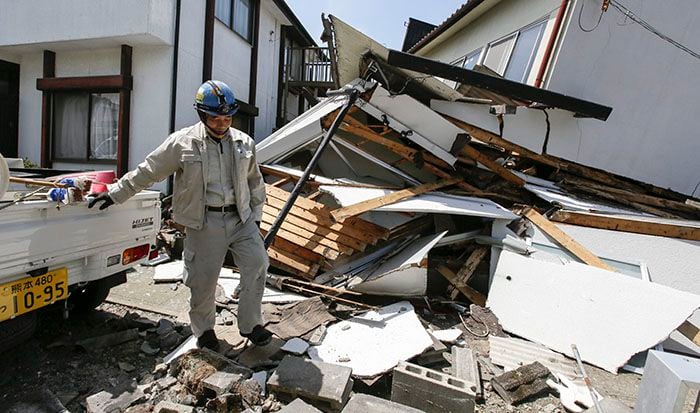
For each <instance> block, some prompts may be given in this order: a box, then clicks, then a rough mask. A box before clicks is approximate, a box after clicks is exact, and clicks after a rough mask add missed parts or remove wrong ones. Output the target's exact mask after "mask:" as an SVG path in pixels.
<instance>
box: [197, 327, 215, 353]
mask: <svg viewBox="0 0 700 413" xmlns="http://www.w3.org/2000/svg"><path fill="white" fill-rule="evenodd" d="M197 347H199V348H208V349H209V350H214V351H217V350H218V349H219V339H217V338H216V334H214V330H207V331H205V332H204V333H202V335H201V336H199V338H198V339H197Z"/></svg>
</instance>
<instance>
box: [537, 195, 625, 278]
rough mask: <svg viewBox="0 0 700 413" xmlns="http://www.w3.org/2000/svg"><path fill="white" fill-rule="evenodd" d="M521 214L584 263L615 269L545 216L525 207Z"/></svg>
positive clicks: (605, 268) (609, 269)
mask: <svg viewBox="0 0 700 413" xmlns="http://www.w3.org/2000/svg"><path fill="white" fill-rule="evenodd" d="M523 216H524V217H526V218H527V219H529V220H530V221H531V222H532V223H533V224H535V225H537V226H538V227H539V228H540V229H541V230H542V231H544V233H545V234H547V235H549V236H550V237H552V238H554V239H555V240H556V241H557V242H558V243H559V244H561V246H562V247H564V248H566V250H567V251H569V252H571V253H572V254H574V255H575V256H576V257H578V258H579V259H581V261H583V262H585V263H586V264H588V265H592V266H594V267H598V268H601V269H604V270H608V271H615V269H613V268H612V267H611V266H609V265H608V264H606V263H604V262H603V261H601V259H600V258H598V256H596V255H595V254H593V253H592V252H590V251H589V250H588V249H587V248H586V247H584V246H583V245H581V244H579V243H578V242H576V240H574V239H573V238H571V237H570V236H569V235H567V234H566V233H565V232H564V231H562V230H560V229H559V228H557V226H556V225H554V224H553V223H551V222H550V221H549V220H548V219H547V218H545V217H543V216H542V215H540V214H539V213H538V212H537V211H535V210H534V209H532V208H527V209H526V210H525V211H524V212H523Z"/></svg>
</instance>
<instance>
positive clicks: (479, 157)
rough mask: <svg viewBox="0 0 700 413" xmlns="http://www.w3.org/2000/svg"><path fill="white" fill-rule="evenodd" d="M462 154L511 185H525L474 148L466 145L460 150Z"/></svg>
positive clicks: (517, 177) (520, 179) (522, 180)
mask: <svg viewBox="0 0 700 413" xmlns="http://www.w3.org/2000/svg"><path fill="white" fill-rule="evenodd" d="M462 152H464V154H465V155H467V156H468V157H470V158H472V159H474V160H475V161H477V162H479V163H480V164H482V165H484V166H485V167H487V168H488V169H489V170H491V172H493V173H495V174H496V175H498V176H500V177H501V178H503V179H505V180H506V181H508V182H510V183H513V184H515V185H517V186H523V185H525V180H524V179H522V178H521V177H519V176H517V175H515V174H514V173H513V172H511V171H509V170H508V169H506V168H504V167H503V166H502V165H500V164H498V163H496V162H495V161H493V160H492V159H491V158H489V157H488V156H486V155H484V154H483V153H481V152H479V151H478V150H476V148H474V147H472V146H469V145H466V146H464V148H462Z"/></svg>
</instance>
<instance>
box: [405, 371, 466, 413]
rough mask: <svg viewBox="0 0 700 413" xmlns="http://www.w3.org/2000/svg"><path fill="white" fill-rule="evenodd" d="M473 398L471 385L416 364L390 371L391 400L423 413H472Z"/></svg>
mask: <svg viewBox="0 0 700 413" xmlns="http://www.w3.org/2000/svg"><path fill="white" fill-rule="evenodd" d="M475 397H476V394H475V393H474V391H473V390H472V389H471V384H470V383H468V382H466V381H464V380H462V379H458V378H457V377H454V376H450V375H449V374H445V373H441V372H439V371H436V370H431V369H427V368H425V367H422V366H419V365H417V364H412V363H407V362H399V365H398V366H396V368H394V378H393V382H392V387H391V400H392V401H394V402H397V403H400V404H404V405H406V406H410V407H415V408H417V409H420V410H423V411H425V412H427V413H433V412H434V413H438V412H439V413H450V412H454V413H473V412H474V399H475Z"/></svg>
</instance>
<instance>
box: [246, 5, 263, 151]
mask: <svg viewBox="0 0 700 413" xmlns="http://www.w3.org/2000/svg"><path fill="white" fill-rule="evenodd" d="M251 5H252V6H253V8H254V9H253V22H252V24H251V27H250V35H251V37H252V39H253V49H252V50H251V51H250V87H249V88H248V103H249V104H250V105H251V106H253V107H255V101H256V96H255V95H256V92H257V88H258V44H259V41H260V33H258V31H259V27H260V6H261V4H260V0H253V1H252V2H251ZM255 116H257V115H253V116H251V117H250V122H249V128H250V136H253V137H255Z"/></svg>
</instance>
